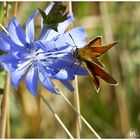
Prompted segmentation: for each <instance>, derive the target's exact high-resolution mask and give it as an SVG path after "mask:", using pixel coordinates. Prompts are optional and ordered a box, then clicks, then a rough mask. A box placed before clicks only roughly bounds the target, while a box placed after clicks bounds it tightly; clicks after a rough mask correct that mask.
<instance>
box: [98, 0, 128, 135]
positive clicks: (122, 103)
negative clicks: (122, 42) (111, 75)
mask: <svg viewBox="0 0 140 140" xmlns="http://www.w3.org/2000/svg"><path fill="white" fill-rule="evenodd" d="M100 10H101V18H102V21H103V26H104V32H105V38H106V41H108V42H113V33H112V29H111V23H110V19H109V16H108V9H107V3H106V2H101V3H100ZM110 51H111V52H112V54H110V53H109V60H110V63H111V65H112V66H113V67H112V68H111V69H112V71H114V72H115V73H116V75H117V78H118V81H119V86H118V87H117V88H115V94H116V98H117V103H118V110H119V115H120V129H121V131H122V133H123V135H124V136H126V135H127V133H128V131H129V130H130V124H129V118H128V116H129V115H128V108H127V102H126V97H125V91H124V90H123V87H122V83H121V76H120V73H119V70H118V68H117V65H114V61H115V60H117V59H119V57H118V56H117V54H116V51H115V48H114V49H112V50H110ZM124 112H125V113H124Z"/></svg>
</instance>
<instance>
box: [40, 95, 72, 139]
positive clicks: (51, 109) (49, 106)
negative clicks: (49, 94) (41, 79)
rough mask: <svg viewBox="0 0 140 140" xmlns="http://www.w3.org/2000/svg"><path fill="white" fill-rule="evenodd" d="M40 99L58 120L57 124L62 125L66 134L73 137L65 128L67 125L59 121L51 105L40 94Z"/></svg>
mask: <svg viewBox="0 0 140 140" xmlns="http://www.w3.org/2000/svg"><path fill="white" fill-rule="evenodd" d="M40 97H41V99H42V100H43V101H44V103H45V104H46V105H47V106H48V108H49V109H50V111H51V112H52V114H53V115H54V117H55V118H56V120H57V121H58V122H59V124H60V125H61V126H62V128H63V129H64V130H65V132H66V133H67V135H68V136H69V137H70V138H71V139H74V137H73V136H72V134H71V133H70V132H69V130H68V129H67V127H66V126H65V125H64V123H63V122H62V121H61V119H60V118H59V116H58V115H57V114H56V113H55V112H54V110H53V108H52V107H51V105H50V104H49V103H48V101H47V100H46V99H45V97H44V96H43V95H42V94H40Z"/></svg>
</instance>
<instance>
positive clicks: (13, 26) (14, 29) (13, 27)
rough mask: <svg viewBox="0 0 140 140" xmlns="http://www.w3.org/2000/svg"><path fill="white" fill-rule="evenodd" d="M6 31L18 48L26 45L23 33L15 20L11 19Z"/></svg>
mask: <svg viewBox="0 0 140 140" xmlns="http://www.w3.org/2000/svg"><path fill="white" fill-rule="evenodd" d="M8 31H9V35H10V37H11V39H12V40H13V42H14V43H15V44H17V45H19V46H24V45H25V44H26V37H25V33H24V31H23V29H22V27H21V26H20V24H19V22H18V21H17V19H16V18H13V19H12V20H11V22H10V23H9V24H8Z"/></svg>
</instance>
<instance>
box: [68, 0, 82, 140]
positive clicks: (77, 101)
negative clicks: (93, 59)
mask: <svg viewBox="0 0 140 140" xmlns="http://www.w3.org/2000/svg"><path fill="white" fill-rule="evenodd" d="M69 13H70V15H73V13H72V2H71V1H69ZM72 27H73V25H72V24H71V26H70V28H72ZM74 102H75V107H76V108H77V111H78V113H79V114H80V99H79V89H78V77H77V76H75V94H74ZM80 131H81V118H80V117H79V116H77V115H76V138H78V139H79V138H80Z"/></svg>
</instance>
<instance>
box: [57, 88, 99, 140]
mask: <svg viewBox="0 0 140 140" xmlns="http://www.w3.org/2000/svg"><path fill="white" fill-rule="evenodd" d="M55 89H56V90H57V92H58V93H59V94H60V95H61V96H62V97H63V99H64V100H65V101H66V102H67V103H68V104H69V105H70V106H71V108H72V109H73V110H74V111H75V112H76V114H77V115H78V116H79V117H80V119H81V120H82V121H83V122H84V123H85V125H86V126H87V127H88V128H89V130H91V132H92V133H93V134H94V135H95V136H96V137H97V138H98V139H101V137H100V136H99V134H98V133H97V132H96V131H95V130H94V129H93V128H92V126H91V125H90V124H89V123H88V122H87V121H86V119H85V118H84V117H83V116H82V115H81V114H80V113H79V112H78V110H77V108H75V107H74V106H73V105H72V103H71V102H70V101H69V100H68V99H67V97H66V96H65V95H64V94H63V93H62V92H61V91H59V90H58V89H57V88H55Z"/></svg>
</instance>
